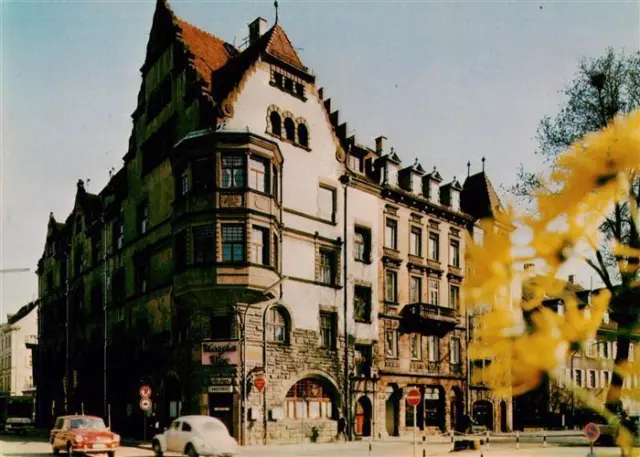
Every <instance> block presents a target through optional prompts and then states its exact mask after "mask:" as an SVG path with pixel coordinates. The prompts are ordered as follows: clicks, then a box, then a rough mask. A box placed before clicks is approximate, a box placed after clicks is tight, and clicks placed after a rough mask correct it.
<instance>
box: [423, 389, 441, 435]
mask: <svg viewBox="0 0 640 457" xmlns="http://www.w3.org/2000/svg"><path fill="white" fill-rule="evenodd" d="M445 401H446V399H445V391H444V388H443V387H442V386H426V387H425V388H424V426H425V427H437V428H439V429H440V430H442V431H444V430H445V425H446V414H445V410H446V407H445Z"/></svg>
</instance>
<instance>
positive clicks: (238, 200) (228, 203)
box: [220, 194, 242, 208]
mask: <svg viewBox="0 0 640 457" xmlns="http://www.w3.org/2000/svg"><path fill="white" fill-rule="evenodd" d="M220 206H221V207H223V208H237V207H240V206H242V196H241V195H238V194H222V195H220Z"/></svg>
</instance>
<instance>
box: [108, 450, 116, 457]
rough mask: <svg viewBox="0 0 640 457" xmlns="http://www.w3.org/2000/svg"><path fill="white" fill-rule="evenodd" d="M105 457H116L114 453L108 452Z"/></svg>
mask: <svg viewBox="0 0 640 457" xmlns="http://www.w3.org/2000/svg"><path fill="white" fill-rule="evenodd" d="M107 455H108V456H109V457H116V451H109V452H107Z"/></svg>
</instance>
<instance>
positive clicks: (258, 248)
mask: <svg viewBox="0 0 640 457" xmlns="http://www.w3.org/2000/svg"><path fill="white" fill-rule="evenodd" d="M251 262H252V263H257V264H258V265H270V263H271V262H269V230H268V229H266V228H264V227H257V226H254V227H253V231H252V234H251Z"/></svg>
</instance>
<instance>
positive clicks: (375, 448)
mask: <svg viewBox="0 0 640 457" xmlns="http://www.w3.org/2000/svg"><path fill="white" fill-rule="evenodd" d="M0 438H1V439H0V456H2V457H18V456H19V457H42V456H50V455H51V447H50V446H49V444H48V443H47V442H46V441H45V440H44V439H42V438H22V437H7V436H2V437H0ZM449 449H450V447H449V445H448V444H447V443H427V445H426V449H425V450H426V455H427V456H431V457H444V456H451V455H457V456H460V457H465V456H480V452H479V451H463V452H457V453H455V454H451V453H450V452H449ZM588 452H589V449H588V447H585V446H572V447H566V446H565V447H563V446H558V445H557V444H550V445H549V447H547V448H543V447H542V446H541V444H540V443H527V442H524V443H522V444H521V446H520V449H518V450H516V448H515V445H514V443H513V442H505V441H503V442H496V443H492V444H491V448H490V449H483V452H482V454H483V456H486V457H489V456H495V457H507V456H517V457H556V456H560V457H585V456H586V455H587V454H588ZM152 455H153V454H152V452H151V451H150V450H148V449H141V448H137V447H123V448H121V449H120V450H119V451H118V456H119V457H151V456H152ZM416 455H417V456H418V457H420V456H422V447H421V445H418V448H417V454H416ZM596 455H597V456H598V457H601V456H602V457H613V456H619V455H620V453H619V451H618V450H617V449H615V448H596ZM277 456H285V457H288V456H290V457H294V456H306V457H322V456H340V457H360V456H362V457H412V456H413V445H412V443H409V442H393V441H385V442H380V441H375V442H373V443H372V449H371V453H369V443H368V442H354V443H337V444H306V445H305V446H300V445H286V446H270V447H261V446H251V447H247V448H243V449H242V450H241V452H240V454H239V457H277Z"/></svg>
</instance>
